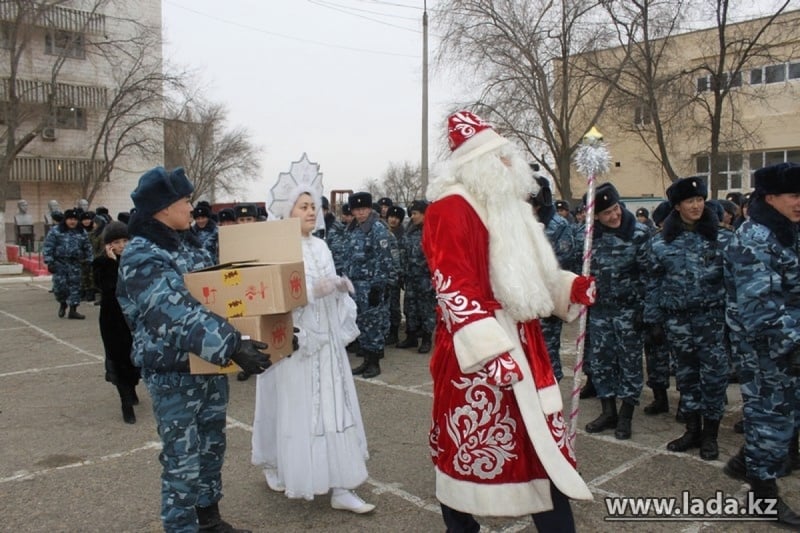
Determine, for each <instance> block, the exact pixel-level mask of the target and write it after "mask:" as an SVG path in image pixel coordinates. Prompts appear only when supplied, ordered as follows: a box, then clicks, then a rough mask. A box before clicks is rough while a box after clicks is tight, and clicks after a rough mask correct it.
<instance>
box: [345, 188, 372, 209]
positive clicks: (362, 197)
mask: <svg viewBox="0 0 800 533" xmlns="http://www.w3.org/2000/svg"><path fill="white" fill-rule="evenodd" d="M347 203H348V204H350V209H351V210H353V209H356V208H357V207H369V208H371V207H372V195H371V194H370V193H368V192H357V193H355V194H351V195H350V198H348V199H347Z"/></svg>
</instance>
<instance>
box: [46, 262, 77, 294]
mask: <svg viewBox="0 0 800 533" xmlns="http://www.w3.org/2000/svg"><path fill="white" fill-rule="evenodd" d="M57 265H58V266H57V267H56V268H57V270H56V273H55V274H53V295H54V296H55V297H56V301H57V302H65V303H67V304H68V305H80V303H81V264H80V262H78V261H77V260H59V261H58V262H57Z"/></svg>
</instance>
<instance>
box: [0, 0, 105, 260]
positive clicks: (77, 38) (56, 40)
mask: <svg viewBox="0 0 800 533" xmlns="http://www.w3.org/2000/svg"><path fill="white" fill-rule="evenodd" d="M107 3H108V0H96V1H95V2H94V3H93V4H91V5H90V7H89V8H88V9H87V10H84V11H80V12H78V11H76V10H72V9H68V8H65V7H62V6H64V4H67V2H65V1H63V0H56V1H52V0H51V1H35V0H10V1H6V2H2V3H0V13H1V14H2V18H3V20H4V21H6V22H5V23H4V24H3V27H2V30H3V36H2V38H3V41H4V42H3V47H2V48H3V49H2V51H0V57H2V59H3V64H2V67H0V76H2V86H0V91H2V94H0V115H1V116H2V118H3V121H4V126H5V128H4V129H3V130H2V131H1V132H0V141H3V145H4V146H3V151H2V153H0V242H3V243H4V242H5V240H6V239H5V206H6V201H7V200H8V194H9V191H10V184H11V182H10V177H11V169H12V166H13V165H14V161H15V160H16V159H17V157H18V156H19V155H20V153H21V152H22V151H23V150H24V149H25V148H26V147H27V146H28V145H29V144H30V143H31V142H32V141H33V140H34V139H36V138H37V136H38V135H39V134H40V133H41V132H42V130H43V129H44V128H45V127H47V126H48V125H49V124H50V121H51V117H52V116H53V113H54V111H55V109H56V108H57V106H58V105H59V104H60V103H62V100H64V99H65V96H64V94H63V93H64V92H65V91H64V90H63V89H64V87H63V86H62V85H61V84H60V83H59V79H60V76H61V72H62V68H63V66H64V63H65V61H66V60H67V58H68V57H70V54H72V53H74V52H75V51H76V50H78V49H81V50H85V49H87V48H91V46H92V44H93V43H91V42H90V43H87V42H85V39H86V37H85V35H86V33H87V30H90V29H92V30H93V31H94V34H95V35H96V36H97V37H99V38H100V39H102V38H105V37H104V36H103V35H102V32H98V31H97V30H98V29H101V28H102V26H103V25H104V24H105V18H104V16H103V15H102V14H101V11H102V9H103V8H104V7H105V6H106V4H107ZM64 16H66V17H68V18H69V19H70V20H71V21H72V22H73V27H74V28H75V29H76V30H77V31H73V32H71V33H67V32H62V33H57V32H56V31H55V29H56V28H57V27H58V26H57V25H56V20H58V19H59V18H63V17H64ZM42 28H46V29H49V31H50V33H49V34H48V36H49V39H50V44H51V50H50V52H51V53H50V54H49V55H47V56H44V58H43V59H48V60H49V61H50V65H49V76H50V79H49V80H48V81H41V80H35V81H34V80H26V79H24V77H23V75H21V71H22V70H23V68H22V66H23V61H24V58H25V56H26V53H27V51H28V50H29V49H30V48H31V43H32V39H33V38H34V37H35V36H36V35H39V34H40V32H41V29H42ZM5 259H6V250H5V246H0V260H3V261H4V260H5Z"/></svg>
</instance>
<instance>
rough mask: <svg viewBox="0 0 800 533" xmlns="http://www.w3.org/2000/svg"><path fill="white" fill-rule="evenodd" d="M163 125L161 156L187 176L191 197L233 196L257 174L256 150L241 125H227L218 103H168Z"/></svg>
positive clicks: (257, 155) (220, 105)
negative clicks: (191, 188) (236, 126)
mask: <svg viewBox="0 0 800 533" xmlns="http://www.w3.org/2000/svg"><path fill="white" fill-rule="evenodd" d="M168 114H169V115H168V123H167V125H166V127H165V129H164V145H165V154H164V159H165V162H166V163H167V165H168V166H182V167H184V168H185V169H186V172H187V174H188V175H189V176H190V177H191V179H192V181H193V183H194V186H195V190H194V198H193V199H197V198H201V197H205V198H208V199H209V200H210V201H212V202H213V201H214V200H215V197H216V195H217V194H218V193H225V194H227V195H229V196H235V194H236V193H237V192H240V191H242V190H243V189H244V187H243V186H244V185H245V184H246V183H247V182H249V181H253V180H254V179H256V178H257V177H258V173H259V169H260V165H259V161H258V157H259V150H258V149H257V148H256V147H255V146H254V145H253V144H252V143H251V142H250V136H249V134H248V133H247V131H246V130H245V129H243V128H235V129H228V125H227V111H226V110H225V107H224V106H223V105H222V104H209V103H205V102H202V101H198V100H189V101H187V100H184V101H181V102H179V103H173V104H172V110H171V111H169V112H168Z"/></svg>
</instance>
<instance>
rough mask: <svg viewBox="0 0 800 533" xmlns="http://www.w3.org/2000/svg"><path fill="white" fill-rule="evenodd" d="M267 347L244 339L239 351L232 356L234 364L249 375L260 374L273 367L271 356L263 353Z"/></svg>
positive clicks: (261, 343)
mask: <svg viewBox="0 0 800 533" xmlns="http://www.w3.org/2000/svg"><path fill="white" fill-rule="evenodd" d="M266 348H267V345H266V344H264V343H263V342H258V341H251V340H250V339H242V341H241V343H240V344H239V349H238V350H236V353H234V354H233V355H232V356H231V359H233V362H234V363H236V364H237V365H239V366H240V367H241V368H242V370H244V371H245V372H247V373H248V374H260V373H262V372H263V371H265V370H266V369H268V368H269V367H270V366H271V365H272V361H270V360H269V354H266V353H262V352H260V351H259V350H264V349H266Z"/></svg>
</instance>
